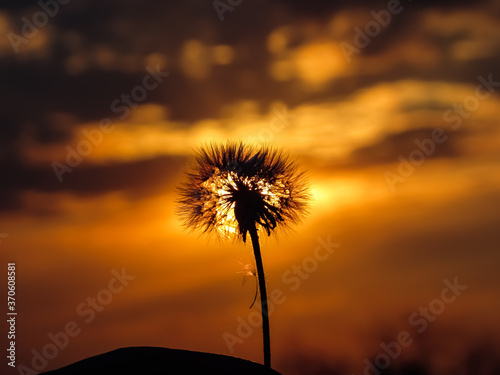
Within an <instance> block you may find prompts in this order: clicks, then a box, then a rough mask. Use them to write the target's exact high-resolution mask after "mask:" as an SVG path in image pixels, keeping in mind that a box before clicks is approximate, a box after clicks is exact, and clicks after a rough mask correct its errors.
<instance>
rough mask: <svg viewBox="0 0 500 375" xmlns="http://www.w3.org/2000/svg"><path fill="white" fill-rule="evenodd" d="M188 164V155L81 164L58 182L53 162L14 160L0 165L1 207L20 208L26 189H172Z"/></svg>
mask: <svg viewBox="0 0 500 375" xmlns="http://www.w3.org/2000/svg"><path fill="white" fill-rule="evenodd" d="M185 165H186V159H185V158H184V157H177V156H160V157H156V158H153V159H148V160H140V161H133V162H122V163H120V164H113V165H102V166H97V165H93V166H89V165H83V164H82V165H81V166H78V167H76V168H75V169H74V170H73V172H71V173H65V174H63V176H62V177H63V181H62V182H59V180H58V178H57V176H56V174H55V172H54V170H53V169H52V167H51V166H50V165H48V166H36V167H27V166H24V165H22V164H19V163H18V162H17V161H12V162H11V163H4V164H3V165H1V166H0V176H2V185H1V188H0V210H8V209H18V208H20V206H21V200H20V194H21V193H22V192H23V191H26V190H31V191H39V192H47V193H55V192H72V193H74V194H77V195H99V194H104V193H108V192H114V191H121V192H124V193H127V194H128V195H129V197H130V198H140V197H143V196H145V195H150V194H154V193H158V192H160V191H161V189H172V187H171V181H172V180H173V179H175V178H177V176H178V175H179V174H181V173H182V170H183V168H184V167H185Z"/></svg>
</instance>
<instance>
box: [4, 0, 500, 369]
mask: <svg viewBox="0 0 500 375" xmlns="http://www.w3.org/2000/svg"><path fill="white" fill-rule="evenodd" d="M42 3H43V2H42ZM47 3H50V4H52V5H50V7H49V8H46V9H45V10H44V8H43V7H42V6H41V5H40V4H37V3H36V2H35V1H19V0H17V1H10V0H9V1H3V2H2V4H1V5H0V85H1V91H0V103H1V106H0V176H1V177H0V181H1V183H0V240H1V243H0V259H2V267H4V268H7V262H15V263H16V266H17V295H16V303H17V305H16V306H17V311H18V317H17V325H16V327H17V336H16V348H17V349H16V350H17V358H16V361H17V364H18V365H21V364H22V365H24V366H26V368H30V369H33V368H34V365H33V360H34V357H36V354H35V353H42V352H43V351H44V348H46V347H47V345H48V344H50V343H51V342H52V341H51V338H50V337H53V335H56V334H57V333H58V332H61V331H64V330H65V329H66V327H67V325H68V322H74V323H75V325H76V326H77V331H78V334H75V336H74V337H70V339H69V342H68V343H67V345H64V348H60V349H59V350H58V351H57V353H56V354H54V356H52V357H53V358H47V359H40V358H42V357H39V360H38V362H37V361H36V360H35V362H36V363H37V364H38V365H39V368H38V369H37V368H35V370H38V371H40V370H50V369H55V368H58V367H61V366H63V365H67V364H70V363H72V362H75V361H77V360H80V359H83V358H85V357H88V356H91V355H95V354H99V353H102V352H105V351H109V350H113V349H115V348H119V347H126V346H163V347H170V348H179V349H189V350H196V351H206V352H215V353H221V354H227V355H234V356H238V357H241V358H245V359H249V360H253V361H258V362H261V361H262V342H261V340H262V339H261V328H260V326H257V327H256V328H252V329H253V332H251V333H250V334H249V335H248V336H249V337H246V338H243V339H242V338H241V337H240V341H238V342H236V343H233V344H231V345H228V343H227V337H229V336H228V335H227V334H226V333H228V334H230V335H234V337H238V333H237V331H238V330H240V331H241V327H240V328H238V327H239V325H240V324H241V322H242V321H244V322H248V321H249V319H250V321H251V319H252V317H255V316H258V314H257V313H258V312H259V310H258V306H254V307H253V308H252V309H251V310H249V308H248V307H249V306H250V304H251V302H252V300H253V297H254V294H255V287H256V285H255V280H254V278H253V276H248V275H247V276H245V270H247V269H248V267H252V265H253V262H254V261H253V254H252V248H251V246H250V244H249V243H247V244H243V243H242V242H238V241H234V242H231V241H229V242H219V241H218V240H217V238H212V237H206V236H200V235H199V233H192V232H189V231H188V230H185V229H184V228H183V227H182V223H181V221H180V220H179V217H178V216H177V215H176V203H175V200H176V198H177V195H176V194H177V193H176V187H177V186H178V185H179V184H180V183H181V182H182V181H185V173H184V172H185V171H186V170H187V169H188V166H189V163H190V161H192V158H193V156H194V154H195V150H196V149H197V148H198V147H199V146H201V145H202V144H204V143H206V142H209V141H223V140H226V139H231V140H241V141H243V142H247V143H249V144H254V145H259V144H267V145H271V146H273V147H276V148H282V149H283V150H285V151H286V152H287V153H289V154H290V155H291V156H293V157H294V158H295V159H296V160H297V162H298V163H299V164H300V165H301V166H302V167H303V169H304V170H307V176H308V178H309V181H310V184H311V193H312V195H313V201H312V203H311V206H310V210H309V214H308V215H307V217H306V219H305V220H304V222H303V223H301V224H300V225H297V226H295V227H294V228H293V229H294V230H293V231H291V232H290V233H278V236H277V237H270V238H266V237H265V235H264V233H263V234H261V237H262V251H263V258H264V267H265V269H266V275H267V282H268V290H269V291H275V292H276V293H275V295H280V298H278V300H279V302H278V303H275V310H274V312H273V313H272V315H271V317H270V321H271V342H272V355H273V367H274V368H275V369H276V370H277V371H280V372H283V373H284V374H292V375H293V374H306V373H307V374H312V375H314V374H323V373H332V371H334V370H335V369H343V370H345V373H346V374H356V375H358V374H362V373H363V371H364V370H365V369H366V363H367V361H368V360H374V358H376V356H377V355H378V354H380V353H384V349H383V348H382V346H384V344H389V343H391V342H394V341H397V340H398V336H399V335H400V334H401V333H402V332H403V333H404V332H407V333H408V335H409V336H410V340H411V341H412V343H411V344H409V345H407V346H405V347H403V348H402V350H401V355H400V356H399V355H398V357H397V358H395V359H394V360H391V366H395V367H398V366H402V364H403V363H406V362H409V361H417V362H419V363H423V364H424V365H423V366H427V367H428V368H432V369H433V370H434V371H435V372H434V373H436V374H447V373H453V374H468V373H469V372H467V371H468V370H467V369H470V368H471V366H472V367H473V366H482V367H481V368H483V371H484V372H483V373H484V374H490V373H493V367H492V366H497V367H496V368H497V369H498V368H499V367H498V366H500V361H499V360H498V358H499V357H500V322H499V320H498V313H499V311H500V300H499V298H498V295H499V288H500V273H499V272H498V267H499V264H500V263H499V262H500V254H499V250H500V230H499V223H500V210H499V207H500V126H499V114H500V70H499V69H498V67H499V66H500V4H499V2H497V1H494V0H491V1H477V2H474V4H470V3H472V2H467V1H443V2H440V3H441V4H442V5H439V6H437V5H435V4H434V2H431V1H413V2H412V1H401V2H397V1H396V2H394V1H389V2H387V1H353V2H349V5H338V4H337V2H327V1H319V0H315V1H308V2H306V1H296V0H293V1H285V0H279V1H264V0H255V1H249V0H244V1H240V2H238V1H233V2H231V1H227V2H226V1H220V2H219V3H221V4H226V5H225V7H222V8H220V4H219V5H217V7H218V8H216V6H215V5H214V3H216V4H218V3H217V2H213V1H209V0H204V1H199V0H186V1H176V2H162V1H149V2H140V1H138V0H131V1H126V2H119V1H106V2H102V1H97V0H87V1H83V0H72V1H69V2H67V3H66V4H60V3H59V2H55V1H54V2H52V3H51V2H50V1H48V2H47ZM61 3H64V1H61ZM228 3H233V4H237V5H233V6H230V5H228ZM338 3H340V2H338ZM54 4H56V5H54ZM146 4H147V5H146ZM336 4H337V5H336ZM346 4H347V3H346ZM37 25H38V26H37ZM325 244H327V245H325ZM328 244H334V246H333V245H331V246H329V245H328ZM318 246H320V247H321V246H322V247H321V249H323V250H324V252H321V254H322V255H323V256H322V257H321V259H319V260H318V259H317V258H318V257H316V258H314V256H315V255H318V254H319V252H320V251H323V250H318ZM325 249H327V250H325ZM328 250H331V251H330V252H329V251H328ZM325 254H327V255H328V256H326V255H325ZM299 267H300V268H299ZM120 274H121V275H122V276H120V277H117V275H120ZM123 275H125V276H123ZM4 285H5V286H4ZM450 285H452V286H453V285H455V287H453V288H451V287H450ZM457 285H458V286H459V287H457ZM465 286H466V287H467V288H465ZM2 293H4V295H5V294H6V293H7V289H6V280H4V282H3V284H2ZM452 297H455V298H452ZM94 298H95V299H96V300H97V302H95V303H94V305H92V303H93V302H91V301H92V299H94ZM271 299H272V298H271ZM436 299H437V301H436ZM99 301H101V302H99ZM103 305H104V306H103ZM256 305H258V304H256ZM93 306H95V307H93ZM4 309H6V307H4ZM425 311H430V312H427V313H425ZM426 314H427V315H426ZM70 326H71V324H70ZM2 327H7V326H6V325H5V324H4V325H2ZM73 327H74V325H73ZM247 328H248V327H247ZM250 328H251V327H250ZM5 329H6V328H4V329H2V331H3V332H6V331H5ZM5 336H6V334H4V333H2V334H1V337H2V349H6V348H7V344H8V340H7V339H6V338H5ZM231 337H233V336H231ZM381 344H382V346H381ZM4 351H5V350H4ZM46 353H48V354H49V356H51V354H52V352H51V351H50V349H48V351H47V350H46ZM42 356H43V354H42ZM1 368H2V370H1V371H2V373H4V370H5V371H7V372H6V373H8V374H17V373H22V372H20V371H18V370H19V368H18V369H17V370H16V369H12V368H10V367H9V366H7V364H6V360H5V358H4V360H3V363H2V364H1ZM306 369H307V370H306ZM315 371H316V372H315ZM461 371H462V372H461ZM489 371H490V372H489ZM343 373H344V372H342V374H343ZM471 373H472V372H471ZM477 373H479V372H477Z"/></svg>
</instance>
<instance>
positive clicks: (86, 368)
mask: <svg viewBox="0 0 500 375" xmlns="http://www.w3.org/2000/svg"><path fill="white" fill-rule="evenodd" d="M43 374H46V375H84V374H85V375H89V374H92V375H110V374H120V375H140V374H148V375H160V374H214V375H215V374H217V375H226V374H227V375H234V374H238V375H256V374H259V375H260V374H262V375H279V373H278V372H276V371H274V370H269V369H266V368H265V367H264V366H263V365H261V364H259V363H255V362H251V361H247V360H244V359H241V358H236V357H230V356H225V355H221V354H213V353H202V352H194V351H189V350H180V349H168V348H159V347H129V348H120V349H116V350H113V351H111V352H107V353H103V354H99V355H96V356H93V357H90V358H86V359H84V360H81V361H78V362H75V363H73V364H71V365H69V366H65V367H62V368H60V369H57V370H53V371H48V372H44V373H43Z"/></svg>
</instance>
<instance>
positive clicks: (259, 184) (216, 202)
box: [201, 168, 290, 239]
mask: <svg viewBox="0 0 500 375" xmlns="http://www.w3.org/2000/svg"><path fill="white" fill-rule="evenodd" d="M237 181H241V184H238V183H237ZM278 184H279V186H281V187H284V184H283V183H282V182H281V181H279V183H278ZM238 185H240V187H241V185H243V186H245V187H246V188H248V189H251V190H255V191H258V192H259V194H260V196H262V198H263V200H264V201H265V203H266V204H268V205H270V206H272V207H276V208H278V207H279V206H280V199H279V197H281V198H285V196H286V195H287V194H290V191H289V190H287V189H286V188H285V189H284V192H278V191H273V190H275V189H273V185H271V184H270V183H268V182H266V181H264V180H263V179H259V178H258V177H256V176H254V177H253V178H252V177H248V176H246V177H244V178H240V176H238V174H237V172H234V171H226V172H221V170H220V169H219V168H215V169H214V172H213V175H212V176H210V178H208V179H207V180H206V181H205V182H203V183H202V184H201V186H202V187H203V188H205V189H206V191H205V192H204V194H203V196H206V197H207V200H206V201H205V202H204V203H203V207H202V210H211V209H212V208H215V210H216V220H215V222H216V224H215V227H216V230H217V232H218V233H219V234H220V235H221V236H222V237H223V238H225V239H228V238H231V237H233V236H234V235H235V234H238V221H237V220H236V216H235V213H234V209H235V205H236V204H235V202H234V201H232V200H231V195H232V194H233V192H234V191H238V190H239V188H238ZM209 197H210V198H209ZM258 230H262V228H261V227H259V228H258Z"/></svg>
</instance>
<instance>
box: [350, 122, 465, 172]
mask: <svg viewBox="0 0 500 375" xmlns="http://www.w3.org/2000/svg"><path fill="white" fill-rule="evenodd" d="M435 129H436V128H419V129H411V130H407V131H404V132H400V133H391V134H388V135H386V136H385V137H384V138H382V139H381V140H380V141H378V142H376V143H373V144H371V145H368V146H364V147H361V148H358V149H357V150H355V151H354V152H353V153H352V154H351V161H352V162H353V163H354V164H356V165H360V166H367V165H377V164H386V163H394V162H396V161H397V160H398V157H399V156H403V157H404V158H405V159H408V157H409V155H410V153H412V152H413V151H415V150H417V151H418V150H420V151H422V152H424V151H425V152H428V154H427V153H425V152H424V153H425V156H426V159H433V158H444V157H448V158H453V157H458V156H460V155H461V151H460V150H459V148H458V146H457V141H458V139H459V138H460V137H461V136H462V134H463V133H458V132H454V133H453V134H451V133H449V132H445V131H444V130H443V132H444V133H443V134H444V135H445V136H446V137H447V139H446V141H445V142H443V143H436V142H434V141H433V140H432V134H433V131H435ZM439 139H441V138H439Z"/></svg>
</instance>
